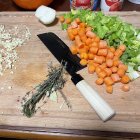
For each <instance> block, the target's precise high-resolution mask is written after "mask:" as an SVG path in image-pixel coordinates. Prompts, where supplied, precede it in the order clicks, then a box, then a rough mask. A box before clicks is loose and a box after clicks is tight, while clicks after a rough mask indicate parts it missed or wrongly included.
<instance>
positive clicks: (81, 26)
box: [79, 22, 87, 28]
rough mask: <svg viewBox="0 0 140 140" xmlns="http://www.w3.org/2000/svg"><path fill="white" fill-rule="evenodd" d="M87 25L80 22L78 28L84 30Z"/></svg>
mask: <svg viewBox="0 0 140 140" xmlns="http://www.w3.org/2000/svg"><path fill="white" fill-rule="evenodd" d="M86 26H87V25H86V23H84V22H81V23H80V24H79V27H80V28H85V27H86Z"/></svg>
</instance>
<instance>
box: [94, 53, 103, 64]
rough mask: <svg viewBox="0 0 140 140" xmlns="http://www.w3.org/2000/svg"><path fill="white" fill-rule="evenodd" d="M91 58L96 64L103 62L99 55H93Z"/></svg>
mask: <svg viewBox="0 0 140 140" xmlns="http://www.w3.org/2000/svg"><path fill="white" fill-rule="evenodd" d="M93 60H94V62H95V63H98V64H102V63H103V60H102V58H101V57H100V56H97V55H95V56H94V59H93Z"/></svg>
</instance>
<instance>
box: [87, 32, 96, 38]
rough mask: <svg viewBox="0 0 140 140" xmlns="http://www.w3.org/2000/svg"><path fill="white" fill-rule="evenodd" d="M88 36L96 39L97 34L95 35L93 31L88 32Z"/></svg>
mask: <svg viewBox="0 0 140 140" xmlns="http://www.w3.org/2000/svg"><path fill="white" fill-rule="evenodd" d="M86 36H87V37H89V38H94V37H96V34H95V33H93V32H92V31H87V32H86Z"/></svg>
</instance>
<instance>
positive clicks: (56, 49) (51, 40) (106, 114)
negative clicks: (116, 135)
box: [38, 32, 115, 121]
mask: <svg viewBox="0 0 140 140" xmlns="http://www.w3.org/2000/svg"><path fill="white" fill-rule="evenodd" d="M38 37H39V38H40V40H41V41H42V42H43V43H44V44H45V46H46V47H47V48H48V49H49V50H50V52H51V53H52V54H53V55H54V56H55V57H56V59H57V60H58V61H59V62H60V63H61V62H62V61H63V62H66V64H67V65H66V70H67V71H68V73H69V74H70V75H71V80H72V81H73V83H74V84H75V85H76V87H77V89H78V90H79V91H80V93H81V94H82V95H83V96H84V97H85V98H86V100H87V101H88V102H89V104H90V105H91V106H92V107H93V108H94V110H95V111H96V113H97V114H98V116H99V117H100V118H101V119H102V120H103V121H107V120H109V119H110V118H112V117H113V116H114V115H115V111H114V110H113V109H112V108H111V107H110V106H109V104H108V103H107V102H105V100H104V99H103V98H101V97H100V96H99V94H98V93H97V92H96V91H95V90H94V89H93V88H92V87H91V86H89V84H88V83H87V82H85V80H84V79H83V78H82V77H81V75H79V74H77V73H76V72H77V71H79V70H81V69H83V68H84V67H83V66H81V65H80V63H79V62H80V58H79V57H78V56H77V55H73V54H72V53H71V51H70V49H69V47H68V46H67V45H66V44H65V43H64V42H63V41H62V40H61V39H60V38H59V37H58V36H57V35H55V34H54V33H52V32H49V33H44V34H39V35H38ZM62 64H63V63H62Z"/></svg>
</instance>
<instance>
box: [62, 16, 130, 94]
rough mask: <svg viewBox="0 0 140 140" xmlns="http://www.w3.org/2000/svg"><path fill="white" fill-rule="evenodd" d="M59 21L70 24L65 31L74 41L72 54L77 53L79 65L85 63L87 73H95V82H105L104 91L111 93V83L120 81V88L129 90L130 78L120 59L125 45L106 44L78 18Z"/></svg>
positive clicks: (98, 83) (99, 83) (100, 83)
mask: <svg viewBox="0 0 140 140" xmlns="http://www.w3.org/2000/svg"><path fill="white" fill-rule="evenodd" d="M60 19H61V18H60ZM60 21H61V22H64V21H65V22H66V23H68V24H69V25H70V26H69V28H68V29H67V33H68V37H69V39H70V40H72V41H73V42H74V44H73V45H72V46H71V47H70V50H71V52H72V54H77V55H78V56H79V57H80V58H81V61H80V64H81V65H83V66H85V65H87V67H88V72H89V74H93V73H96V74H97V76H98V79H97V80H96V81H95V82H96V84H97V85H102V84H105V85H106V92H108V93H110V94H111V93H112V92H113V85H114V84H115V83H117V82H121V83H122V84H124V85H123V86H122V88H121V89H122V90H123V91H129V89H130V88H129V85H128V83H129V82H130V78H129V77H128V76H127V75H126V71H127V66H126V65H125V64H123V63H122V62H121V60H120V57H121V55H122V54H123V52H124V51H125V49H126V46H125V45H123V44H122V45H120V46H118V48H117V49H115V48H114V47H113V46H108V44H107V42H106V41H105V40H101V39H100V38H99V37H98V36H97V35H96V34H95V33H94V32H92V28H91V27H89V26H87V25H86V24H85V23H83V22H81V21H80V19H79V18H77V19H75V20H74V21H72V22H71V20H70V19H63V18H62V19H61V20H60ZM126 84H127V85H126Z"/></svg>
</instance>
